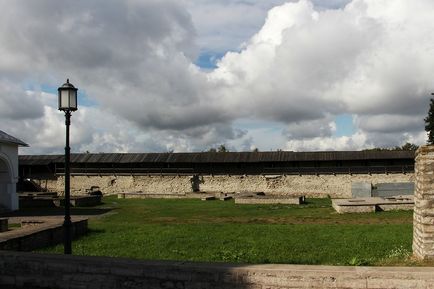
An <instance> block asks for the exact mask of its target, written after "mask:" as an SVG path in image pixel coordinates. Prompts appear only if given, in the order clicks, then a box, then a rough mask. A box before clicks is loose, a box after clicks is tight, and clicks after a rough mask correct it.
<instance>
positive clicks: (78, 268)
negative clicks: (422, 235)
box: [0, 251, 434, 289]
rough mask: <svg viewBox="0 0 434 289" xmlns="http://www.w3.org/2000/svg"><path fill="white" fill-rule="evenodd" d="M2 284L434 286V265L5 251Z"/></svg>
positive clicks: (89, 288)
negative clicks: (258, 262) (237, 262)
mask: <svg viewBox="0 0 434 289" xmlns="http://www.w3.org/2000/svg"><path fill="white" fill-rule="evenodd" d="M0 288H2V289H20V288H22V289H24V288H26V289H32V288H38V289H44V288H50V289H54V288H55V289H64V288H65V289H70V288H81V289H103V288H104V289H118V288H119V289H121V288H122V289H123V288H125V289H126V288H128V289H136V288H137V289H138V288H147V289H175V288H178V289H184V288H201V289H208V288H222V289H224V288H227V289H229V288H231V289H232V288H234V289H237V288H238V289H266V288H267V289H270V288H273V289H289V288H311V289H323V288H335V289H344V288H345V289H348V288H363V289H370V288H372V289H373V288H376V289H381V288H394V289H399V288H434V268H429V267H425V268H423V267H422V268H421V267H413V268H406V267H338V266H336V267H333V266H301V265H276V264H268V265H231V264H224V263H192V262H179V261H178V262H176V261H139V260H129V259H117V258H106V257H78V256H66V255H47V254H35V253H22V252H8V251H1V252H0Z"/></svg>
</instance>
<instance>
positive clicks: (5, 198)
mask: <svg viewBox="0 0 434 289" xmlns="http://www.w3.org/2000/svg"><path fill="white" fill-rule="evenodd" d="M0 208H3V209H7V210H16V209H18V200H17V196H16V193H15V182H14V181H13V177H12V166H11V164H10V162H9V160H7V159H5V158H4V157H2V156H1V155H0Z"/></svg>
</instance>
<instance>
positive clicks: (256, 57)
mask: <svg viewBox="0 0 434 289" xmlns="http://www.w3.org/2000/svg"><path fill="white" fill-rule="evenodd" d="M282 3H283V1H281V0H273V1H267V3H266V4H265V3H264V2H263V1H257V0H247V1H226V0H221V1H209V0H185V1H183V2H180V1H174V0H165V1H157V0H148V1H139V0H128V1H115V0H104V1H103V0H96V1H85V0H78V1H74V3H72V2H71V3H69V2H67V1H65V2H62V5H58V1H55V0H41V1H24V0H16V1H7V0H0V9H1V10H2V11H8V13H5V14H4V15H3V16H2V18H0V43H2V45H1V46H0V55H1V56H2V57H1V59H0V120H1V123H2V124H3V125H5V126H10V127H11V130H12V133H15V134H16V135H17V136H18V137H21V138H23V139H24V140H27V139H26V136H28V137H29V139H30V140H27V142H29V143H30V144H31V145H32V147H34V148H32V149H33V150H34V151H35V152H36V151H38V152H42V151H44V152H45V151H46V152H49V151H50V150H53V149H55V147H57V146H61V140H62V138H61V137H59V136H62V135H63V121H62V116H61V114H60V113H59V112H57V111H56V108H55V107H56V104H55V99H56V98H55V96H54V95H51V96H49V95H46V94H45V95H44V93H43V92H41V89H40V88H38V86H41V85H45V86H52V87H56V86H58V85H59V84H61V83H63V82H64V80H65V78H66V77H69V78H71V82H72V83H74V84H76V85H77V86H78V87H79V89H81V90H80V91H84V92H85V93H86V96H87V97H89V98H90V99H92V100H95V101H96V103H98V105H94V106H90V107H89V106H87V107H86V106H82V107H81V108H80V109H79V111H78V112H76V113H74V115H73V124H74V125H75V126H76V129H75V132H74V130H73V133H75V135H74V138H72V139H73V140H74V142H75V144H76V150H90V151H145V150H157V151H164V150H172V149H173V150H176V151H191V150H203V149H206V148H209V147H210V146H213V145H216V144H220V143H228V145H229V146H231V145H233V146H234V148H235V149H236V148H238V149H242V148H247V147H255V146H256V147H259V149H268V148H269V147H267V146H268V145H270V146H271V145H272V144H273V140H272V138H271V136H272V137H276V138H278V139H279V140H278V143H280V144H282V143H284V144H285V146H286V148H288V149H291V150H318V149H320V150H324V149H358V148H363V147H366V146H370V145H384V146H394V145H400V144H401V143H400V142H402V141H405V140H414V141H416V142H418V143H422V142H423V141H424V138H423V136H424V134H423V116H424V115H425V114H426V111H427V104H428V96H429V92H430V89H431V87H432V84H431V82H432V79H434V77H433V72H432V67H434V22H433V21H431V18H432V14H433V12H434V2H432V1H430V0H419V1H413V2H411V3H410V2H409V1H406V0H353V1H351V2H350V1H345V0H337V1H321V0H317V1H313V2H310V1H308V0H300V1H289V2H288V3H285V4H282ZM275 5H277V6H276V7H274V8H272V9H271V10H269V11H268V13H267V16H266V17H265V14H266V10H268V9H269V8H271V7H272V6H275ZM330 8H333V9H330ZM245 9H247V10H245ZM188 10H189V11H190V12H191V14H190V13H189V11H188ZM243 11H244V14H245V15H244V17H243V18H241V17H239V15H241V14H243ZM245 11H250V12H251V13H250V12H249V13H247V12H245ZM249 15H251V16H249ZM249 17H250V18H249ZM24 19H25V21H24ZM258 19H259V20H258ZM207 20H209V24H206V23H207ZM219 23H220V24H221V27H222V29H223V28H224V30H226V31H222V30H215V28H216V27H217V26H218V24H219ZM244 24H245V26H243V25H244ZM252 27H253V28H252ZM255 30H257V31H256V33H255ZM224 33H228V34H229V36H228V38H225V37H224V36H222V35H224ZM237 33H240V34H239V35H238V34H237ZM246 34H249V35H252V36H251V38H250V39H247V40H245V39H243V40H242V42H243V43H241V38H242V37H241V36H240V35H246ZM198 35H199V37H198ZM225 39H226V40H225ZM206 43H209V47H213V48H212V49H217V50H219V49H220V50H228V49H229V50H233V51H232V52H228V53H226V54H225V55H224V57H223V58H222V59H221V60H220V61H218V63H217V68H216V69H214V70H212V71H203V70H201V69H200V68H198V67H197V66H195V65H194V64H193V63H194V61H195V59H196V58H197V56H198V55H199V52H200V50H204V46H205V45H206ZM219 43H220V44H221V45H220V46H219ZM230 47H236V49H230ZM29 86H30V87H31V89H29ZM35 87H36V88H35ZM342 114H350V115H352V116H353V117H354V119H355V122H354V126H355V128H354V131H356V132H355V133H354V134H353V135H352V136H343V137H335V136H334V135H335V133H336V130H337V129H338V128H337V126H336V123H335V118H336V116H338V115H342ZM241 119H251V120H254V121H255V122H261V121H262V122H266V123H269V124H270V123H275V124H276V126H277V127H281V126H283V127H285V128H284V129H282V130H281V131H279V135H280V136H279V137H277V136H276V130H267V129H255V128H249V129H246V128H245V127H240V126H237V125H236V124H237V121H239V120H241ZM35 127H36V129H35ZM11 130H9V131H11ZM36 131H37V133H36ZM255 133H256V135H255ZM267 133H268V137H267ZM259 138H260V139H259ZM282 139H283V141H282ZM264 140H266V141H267V142H265V141H264ZM259 143H261V145H262V147H261V146H259V145H258V144H259Z"/></svg>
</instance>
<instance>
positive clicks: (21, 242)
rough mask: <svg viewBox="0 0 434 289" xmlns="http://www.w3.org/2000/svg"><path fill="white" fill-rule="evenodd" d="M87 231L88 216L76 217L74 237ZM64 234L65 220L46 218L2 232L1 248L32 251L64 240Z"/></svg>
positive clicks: (73, 221) (72, 227)
mask: <svg viewBox="0 0 434 289" xmlns="http://www.w3.org/2000/svg"><path fill="white" fill-rule="evenodd" d="M86 233H87V218H74V219H73V220H72V225H71V235H72V237H73V238H77V237H79V236H82V235H84V234H86ZM64 234H65V233H64V228H63V221H61V220H60V221H59V220H51V221H50V220H46V221H45V222H42V223H41V224H33V225H27V226H26V227H25V228H20V229H15V230H11V231H8V232H3V233H1V235H0V250H16V251H31V250H36V249H40V248H44V247H48V246H53V245H57V244H60V243H62V242H63V238H64ZM0 276H1V275H0ZM0 279H1V277H0ZM0 288H2V287H1V286H0Z"/></svg>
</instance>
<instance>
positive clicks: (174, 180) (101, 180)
mask: <svg viewBox="0 0 434 289" xmlns="http://www.w3.org/2000/svg"><path fill="white" fill-rule="evenodd" d="M412 181H414V174H412V173H408V174H372V175H370V174H353V175H349V174H345V175H344V174H338V175H301V176H300V175H273V176H271V175H265V176H264V175H214V176H211V175H204V176H200V177H199V178H198V185H199V189H200V191H207V192H224V193H231V192H245V191H249V192H265V193H267V194H287V195H305V196H308V197H327V196H330V197H332V198H340V197H351V183H352V182H371V183H373V184H376V183H392V182H412ZM192 182H193V176H183V175H181V176H167V175H166V176H164V175H163V176H147V175H146V176H137V175H133V176H131V175H129V176H125V175H120V176H119V175H118V176H115V175H110V176H72V177H71V194H72V195H80V194H85V193H86V189H90V187H91V186H98V187H99V188H100V190H101V191H102V192H103V194H105V195H109V194H116V193H121V192H139V191H141V192H144V193H152V194H177V193H180V194H183V193H188V192H192V191H193V184H192ZM45 184H46V187H47V188H48V190H50V191H56V192H58V193H60V194H62V193H63V190H64V178H63V176H60V177H58V179H57V180H42V181H41V185H42V186H43V187H45Z"/></svg>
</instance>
